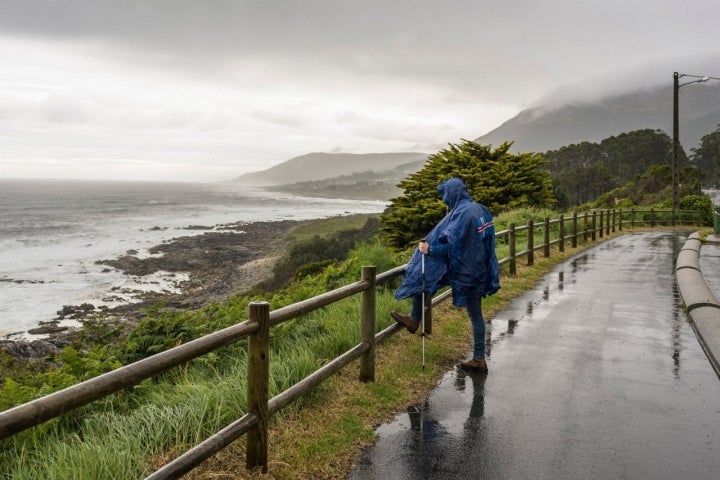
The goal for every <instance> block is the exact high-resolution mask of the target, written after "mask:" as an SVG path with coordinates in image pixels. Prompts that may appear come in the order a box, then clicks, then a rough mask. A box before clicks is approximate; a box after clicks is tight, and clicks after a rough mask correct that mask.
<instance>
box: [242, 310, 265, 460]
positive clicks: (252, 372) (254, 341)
mask: <svg viewBox="0 0 720 480" xmlns="http://www.w3.org/2000/svg"><path fill="white" fill-rule="evenodd" d="M248 308H249V320H250V321H251V322H256V323H257V324H258V325H259V326H260V328H259V330H258V331H257V332H256V333H254V334H253V335H250V337H249V339H248V360H247V365H248V371H247V404H248V413H250V412H252V413H254V414H255V415H257V418H258V424H257V426H255V427H254V428H252V429H251V430H250V431H248V434H247V456H246V459H245V466H246V467H247V469H248V470H252V469H255V468H258V467H259V468H261V469H262V472H263V473H267V471H268V384H269V377H270V304H269V303H268V302H251V303H250V304H249V306H248Z"/></svg>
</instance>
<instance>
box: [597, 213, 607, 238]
mask: <svg viewBox="0 0 720 480" xmlns="http://www.w3.org/2000/svg"><path fill="white" fill-rule="evenodd" d="M603 216H604V215H603V211H602V210H600V228H599V229H598V233H599V234H600V238H603V234H604V233H605V232H604V231H603V230H604V229H605V227H604V224H603Z"/></svg>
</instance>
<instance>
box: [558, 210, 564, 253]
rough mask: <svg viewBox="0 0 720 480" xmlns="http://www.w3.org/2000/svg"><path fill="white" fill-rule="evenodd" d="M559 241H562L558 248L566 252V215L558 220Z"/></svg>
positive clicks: (561, 215)
mask: <svg viewBox="0 0 720 480" xmlns="http://www.w3.org/2000/svg"><path fill="white" fill-rule="evenodd" d="M558 240H559V241H560V243H559V245H558V248H559V249H560V251H561V252H564V251H565V215H563V214H562V213H561V214H560V218H559V219H558Z"/></svg>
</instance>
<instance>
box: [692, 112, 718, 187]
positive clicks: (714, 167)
mask: <svg viewBox="0 0 720 480" xmlns="http://www.w3.org/2000/svg"><path fill="white" fill-rule="evenodd" d="M691 160H692V162H693V164H694V165H695V166H696V167H697V168H699V169H700V170H699V171H700V172H702V173H703V175H702V176H703V177H704V179H703V181H702V184H703V186H706V187H711V186H716V185H718V183H720V181H719V180H720V125H718V129H717V130H715V131H714V132H712V133H709V134H707V135H705V136H704V137H703V138H702V139H701V140H700V145H699V146H698V147H697V148H693V149H692V154H691Z"/></svg>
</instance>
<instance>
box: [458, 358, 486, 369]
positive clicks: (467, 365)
mask: <svg viewBox="0 0 720 480" xmlns="http://www.w3.org/2000/svg"><path fill="white" fill-rule="evenodd" d="M458 367H460V368H462V369H463V370H465V371H468V372H487V371H488V366H487V362H485V359H484V358H473V359H471V360H467V361H464V362H460V363H459V364H458Z"/></svg>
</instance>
